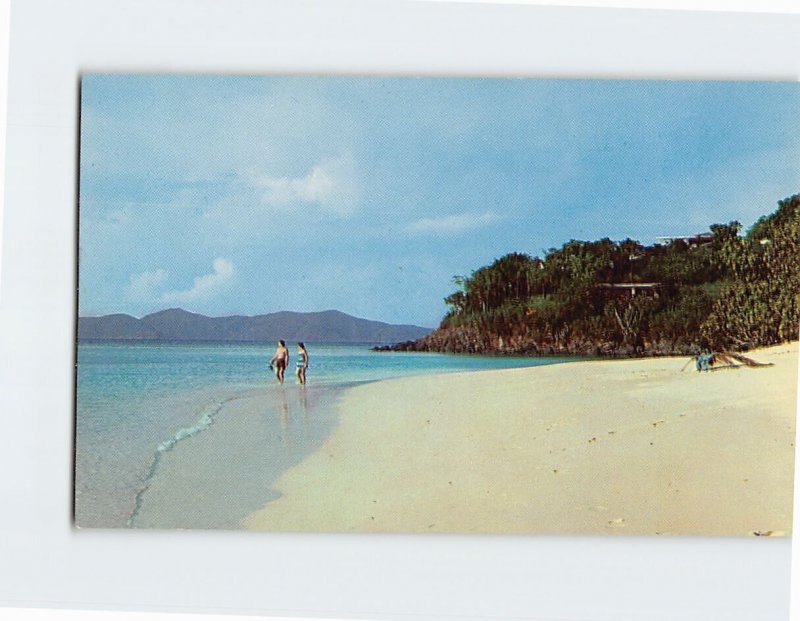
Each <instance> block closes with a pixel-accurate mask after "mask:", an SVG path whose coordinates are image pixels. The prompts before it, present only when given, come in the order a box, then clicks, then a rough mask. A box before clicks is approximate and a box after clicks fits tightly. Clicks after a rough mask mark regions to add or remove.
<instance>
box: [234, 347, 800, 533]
mask: <svg viewBox="0 0 800 621" xmlns="http://www.w3.org/2000/svg"><path fill="white" fill-rule="evenodd" d="M750 356H751V357H753V358H755V359H756V360H758V361H760V362H771V363H774V366H771V367H766V368H737V369H728V370H718V371H714V372H710V373H698V372H696V371H695V370H694V367H693V365H690V366H688V367H686V368H685V369H683V367H684V365H685V364H686V362H687V358H658V359H647V360H621V361H587V362H575V363H568V364H563V365H554V366H546V367H537V368H526V369H512V370H499V371H481V372H476V373H459V374H451V375H446V376H425V377H418V378H403V379H396V380H386V381H381V382H376V383H373V384H368V385H364V386H358V387H355V388H351V389H349V390H348V391H347V392H346V393H345V394H344V396H343V397H342V399H341V401H340V402H339V408H340V417H341V421H340V424H339V426H338V428H337V429H336V430H335V431H334V433H333V434H332V435H331V436H330V437H329V438H328V439H327V440H326V441H325V442H324V443H323V444H322V446H321V447H320V448H319V449H318V450H317V451H316V452H314V453H313V454H312V455H310V456H309V457H308V458H306V459H305V460H304V461H303V462H302V463H300V464H299V465H297V466H295V467H293V468H291V469H290V470H288V471H287V472H285V473H284V474H283V476H281V478H280V479H279V480H278V481H277V483H276V484H275V486H274V488H275V490H276V491H277V492H279V493H280V497H279V498H278V499H276V500H272V501H271V502H269V503H267V504H266V505H265V506H264V507H263V508H262V509H260V510H259V511H256V512H255V513H253V514H251V515H250V516H249V517H247V518H246V519H245V521H244V525H245V526H246V527H247V528H250V529H254V530H267V531H318V532H321V531H328V532H330V531H333V532H352V531H356V532H373V531H377V532H451V533H469V532H474V533H587V534H597V533H607V534H636V535H653V534H659V535H669V534H679V535H686V534H697V535H734V536H739V535H741V536H753V535H754V534H761V535H773V536H774V535H786V534H790V531H791V523H792V495H793V490H792V481H793V464H794V442H795V410H796V403H797V393H796V391H797V359H798V347H797V343H792V344H789V345H782V346H776V347H772V348H768V349H763V350H759V351H756V352H751V354H750ZM682 369H683V370H682Z"/></svg>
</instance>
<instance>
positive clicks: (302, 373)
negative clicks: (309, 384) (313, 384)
mask: <svg viewBox="0 0 800 621" xmlns="http://www.w3.org/2000/svg"><path fill="white" fill-rule="evenodd" d="M297 355H298V357H299V360H298V361H297V379H298V380H300V383H301V384H305V383H306V369H308V351H307V350H306V346H305V343H298V344H297Z"/></svg>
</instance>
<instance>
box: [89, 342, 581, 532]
mask: <svg viewBox="0 0 800 621" xmlns="http://www.w3.org/2000/svg"><path fill="white" fill-rule="evenodd" d="M306 345H307V347H308V351H309V357H310V366H309V369H308V382H307V384H306V385H305V386H300V385H299V384H298V382H297V379H296V377H295V376H294V363H295V361H296V359H297V354H296V348H294V347H291V348H290V351H291V353H292V356H293V357H292V360H291V363H290V366H289V368H288V369H287V373H286V381H285V382H284V384H283V385H279V384H278V383H277V382H276V380H275V376H274V375H273V374H272V373H271V372H270V371H269V369H268V366H267V364H268V361H269V359H270V357H271V356H272V354H273V353H274V350H275V346H274V344H272V343H269V344H267V343H261V344H257V343H184V342H181V343H176V342H130V341H127V342H80V343H79V344H78V355H77V360H78V367H77V399H76V433H75V523H76V525H77V526H78V527H84V528H117V527H131V528H228V529H232V528H240V522H241V520H242V519H243V518H245V517H246V516H247V515H248V514H249V513H252V512H253V511H255V510H257V509H259V508H260V507H262V506H263V505H264V504H266V503H267V502H268V501H270V500H272V499H274V498H276V497H277V494H276V492H274V490H272V488H271V486H272V484H273V483H274V482H275V481H276V480H277V479H278V478H279V477H280V475H281V474H282V473H283V472H284V471H286V470H287V469H289V468H291V467H292V466H294V465H296V464H298V463H299V462H300V461H302V460H303V459H305V457H306V456H308V455H309V454H310V453H312V452H313V451H315V450H317V449H318V448H319V447H320V446H321V445H322V443H323V442H324V441H325V439H326V438H327V437H328V436H329V435H330V433H331V432H332V431H333V430H334V428H335V427H336V425H337V421H338V413H337V401H338V399H339V396H340V395H341V394H342V391H343V390H345V389H346V388H348V387H350V386H354V385H356V384H360V383H363V382H371V381H377V380H382V379H388V378H393V377H403V376H411V375H421V374H431V373H452V372H459V371H479V370H483V369H499V368H512V367H527V366H537V365H543V364H554V363H559V362H566V361H568V360H569V359H567V358H522V357H487V356H465V355H448V354H433V353H412V352H373V351H371V349H370V348H371V347H372V345H371V344H368V343H364V344H357V345H350V344H348V345H340V344H325V343H307V344H306Z"/></svg>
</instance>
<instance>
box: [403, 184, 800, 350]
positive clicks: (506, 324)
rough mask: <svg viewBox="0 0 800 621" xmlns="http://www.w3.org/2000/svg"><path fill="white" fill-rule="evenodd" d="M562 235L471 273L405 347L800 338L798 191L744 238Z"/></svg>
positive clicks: (719, 344) (731, 233)
mask: <svg viewBox="0 0 800 621" xmlns="http://www.w3.org/2000/svg"><path fill="white" fill-rule="evenodd" d="M710 230H711V232H710V233H707V234H704V235H703V236H698V237H696V238H692V239H686V240H684V239H676V240H672V241H670V242H669V243H666V244H656V245H652V246H644V245H642V244H640V243H639V242H637V241H634V240H632V239H626V240H624V241H621V242H614V241H611V240H610V239H601V240H600V241H594V242H588V241H577V240H571V241H569V242H567V243H566V244H564V245H563V246H562V247H561V248H558V249H556V248H551V249H550V250H549V251H547V252H546V253H544V258H539V257H533V256H530V255H527V254H521V253H517V252H514V253H511V254H508V255H505V256H503V257H501V258H499V259H497V260H496V261H494V262H493V263H492V264H491V265H488V266H486V267H482V268H480V269H478V270H476V271H474V272H473V273H472V274H471V275H470V276H458V277H456V278H455V279H454V282H455V284H456V285H457V286H458V290H457V291H455V292H454V293H452V294H451V295H449V296H448V297H447V298H446V299H445V302H446V303H447V304H448V306H449V307H450V310H449V312H448V314H447V316H446V317H445V318H444V320H443V321H442V324H441V326H440V327H439V329H438V330H436V331H435V332H434V333H432V334H431V335H429V336H428V337H425V338H423V339H421V340H420V341H417V342H416V343H414V344H413V347H411V345H412V344H407V345H408V347H407V348H413V349H428V350H439V351H471V352H498V353H523V354H524V353H585V354H621V355H643V354H668V353H697V352H699V351H701V350H703V349H709V348H713V349H717V350H722V349H740V350H741V349H747V348H748V347H753V346H757V345H769V344H773V343H778V342H781V341H786V340H791V339H796V338H798V323H800V315H799V314H798V294H799V293H800V195H795V196H792V197H790V198H787V199H785V200H783V201H780V202H779V203H778V209H777V211H775V212H774V213H772V214H770V215H769V216H765V217H762V218H761V219H760V220H759V221H758V222H756V223H755V224H754V225H753V226H752V227H751V229H750V230H749V231H748V232H747V234H746V235H744V236H742V235H741V234H740V232H741V225H740V224H739V223H738V222H730V223H728V224H715V225H712V226H711V227H710Z"/></svg>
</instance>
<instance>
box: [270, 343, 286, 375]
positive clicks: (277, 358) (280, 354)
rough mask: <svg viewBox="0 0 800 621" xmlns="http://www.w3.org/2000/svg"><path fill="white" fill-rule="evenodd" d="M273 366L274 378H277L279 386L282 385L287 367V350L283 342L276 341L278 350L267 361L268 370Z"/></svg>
mask: <svg viewBox="0 0 800 621" xmlns="http://www.w3.org/2000/svg"><path fill="white" fill-rule="evenodd" d="M273 364H274V365H275V377H277V378H278V383H279V384H283V375H284V373H285V372H286V367H287V366H289V350H288V349H287V348H286V343H285V342H284V341H278V349H276V350H275V355H274V356H272V359H271V360H270V361H269V366H270V368H272V365H273Z"/></svg>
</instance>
